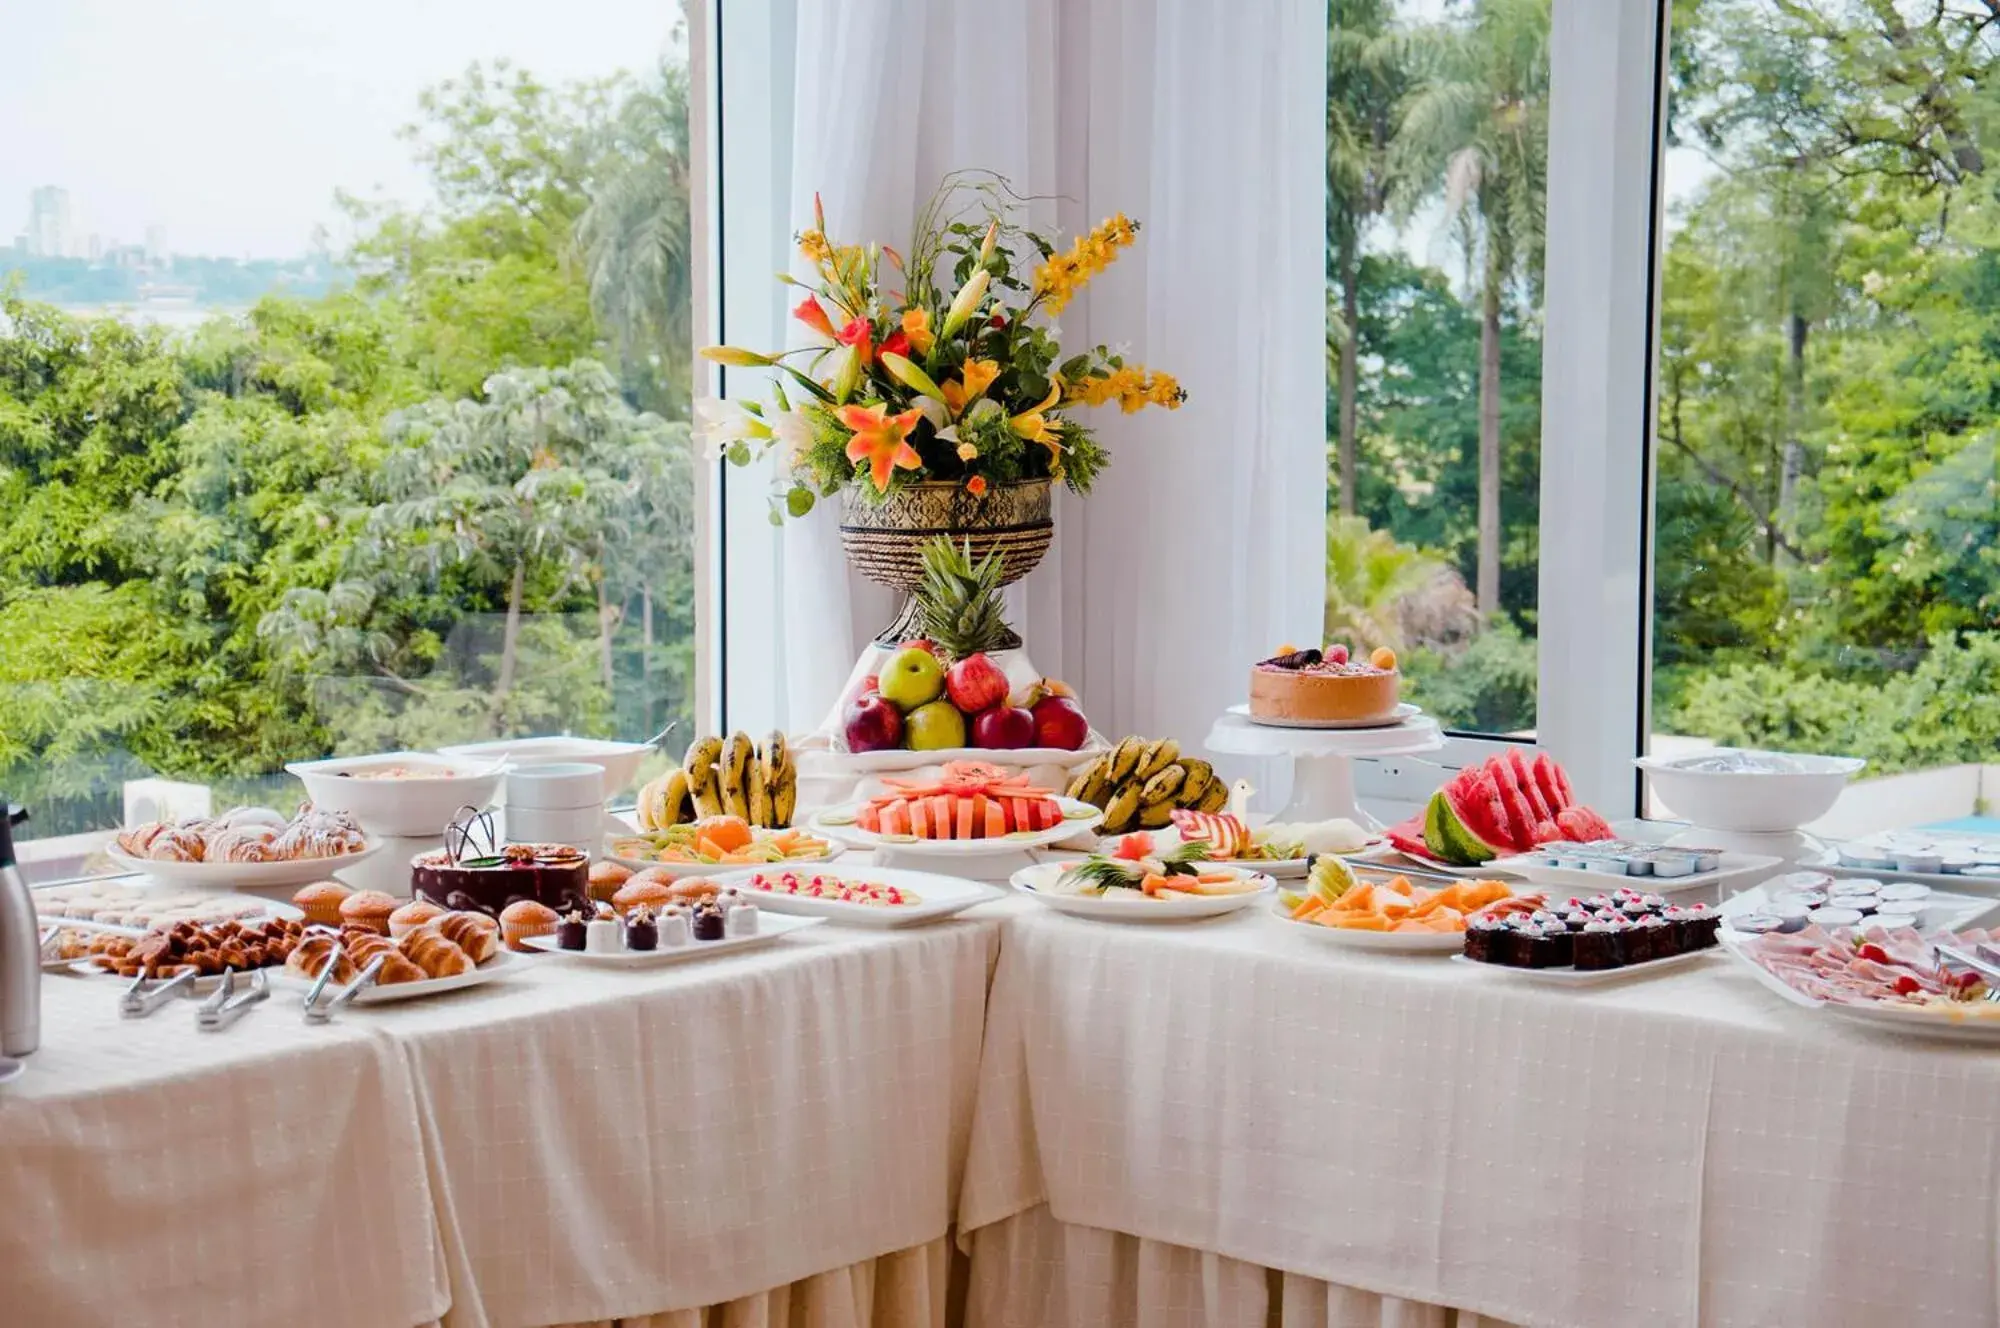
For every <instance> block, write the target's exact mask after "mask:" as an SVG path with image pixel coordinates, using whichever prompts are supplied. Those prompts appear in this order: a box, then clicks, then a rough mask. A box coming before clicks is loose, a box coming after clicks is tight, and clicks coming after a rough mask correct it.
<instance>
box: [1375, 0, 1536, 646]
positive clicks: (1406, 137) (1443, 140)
mask: <svg viewBox="0 0 2000 1328" xmlns="http://www.w3.org/2000/svg"><path fill="white" fill-rule="evenodd" d="M1407 50H1408V58H1409V77H1410V79H1411V89H1410V92H1409V93H1408V95H1407V96H1405V97H1404V99H1403V102H1402V106H1401V108H1400V111H1401V118H1400V122H1399V124H1398V127H1397V131H1396V137H1395V139H1394V141H1393V142H1392V143H1391V144H1390V149H1389V159H1390V162H1391V177H1392V179H1393V180H1394V182H1395V185H1396V188H1395V191H1394V195H1393V197H1392V200H1391V201H1392V204H1393V205H1394V206H1395V207H1396V209H1397V210H1398V211H1399V212H1400V213H1401V214H1402V215H1403V216H1405V217H1408V216H1411V215H1413V214H1414V213H1415V212H1417V211H1418V210H1419V209H1420V208H1423V207H1425V206H1426V205H1428V204H1432V203H1439V204H1441V205H1442V208H1443V213H1444V219H1445V224H1446V226H1447V227H1449V228H1450V229H1451V232H1452V233H1453V234H1454V235H1455V237H1456V238H1457V240H1458V242H1459V244H1460V246H1461V247H1462V249H1463V250H1464V253H1465V257H1466V263H1467V268H1468V270H1469V271H1476V272H1477V274H1478V275H1477V278H1476V280H1477V284H1478V288H1479V297H1480V335H1479V561H1478V576H1477V579H1476V586H1477V592H1478V600H1479V609H1480V612H1482V613H1486V614H1492V613H1494V612H1497V611H1498V609H1499V608H1500V465H1501V457H1500V320H1501V314H1502V312H1503V309H1504V305H1505V302H1506V299H1507V297H1508V293H1509V290H1510V288H1518V287H1520V286H1522V285H1524V284H1525V285H1526V286H1527V287H1529V288H1530V289H1531V290H1532V289H1535V288H1539V286H1540V283H1541V273H1542V245H1543V237H1544V234H1545V225H1544V222H1545V211H1544V209H1545V204H1546V201H1547V193H1548V144H1549V136H1548V113H1549V108H1548V94H1549V0H1474V3H1472V4H1471V5H1470V6H1469V7H1468V8H1467V9H1466V11H1464V15H1463V17H1454V18H1448V19H1446V20H1444V21H1442V22H1439V23H1436V24H1431V25H1428V26H1426V27H1423V28H1420V29H1417V30H1416V31H1414V32H1413V33H1412V34H1411V38H1410V41H1409V43H1408V46H1407Z"/></svg>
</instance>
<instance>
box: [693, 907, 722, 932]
mask: <svg viewBox="0 0 2000 1328" xmlns="http://www.w3.org/2000/svg"><path fill="white" fill-rule="evenodd" d="M722 930H723V917H722V908H721V906H720V905H718V904H717V903H716V902H715V901H714V900H712V899H708V900H703V901H702V902H701V903H699V904H696V905H695V906H694V938H695V939H696V940H697V941H719V940H721V939H722Z"/></svg>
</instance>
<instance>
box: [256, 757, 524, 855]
mask: <svg viewBox="0 0 2000 1328" xmlns="http://www.w3.org/2000/svg"><path fill="white" fill-rule="evenodd" d="M394 766H400V767H402V768H404V769H406V770H410V771H434V772H436V773H435V774H431V775H413V776H411V777H409V778H404V779H360V778H356V775H357V774H358V773H359V772H362V771H368V770H381V769H386V768H389V767H394ZM285 769H287V770H289V771H291V772H292V773H293V774H295V775H297V776H298V777H299V779H300V780H302V781H303V782H304V783H305V786H306V796H307V797H309V798H311V799H312V801H313V806H315V807H318V808H320V809H321V810H323V811H339V812H346V813H347V814H348V815H350V816H352V817H353V818H354V819H355V820H356V821H358V822H360V824H361V828H362V829H363V830H366V831H368V832H369V833H371V834H377V835H396V836H423V837H426V838H436V837H437V836H439V835H442V834H443V833H444V829H445V826H447V825H448V824H450V823H451V818H452V816H453V815H454V814H455V813H456V812H457V811H458V809H459V808H460V807H479V808H485V807H486V806H488V805H489V804H491V803H492V801H493V795H494V793H495V792H496V791H497V790H498V789H499V787H500V779H501V776H502V775H503V773H504V772H505V766H504V765H503V764H502V763H501V762H499V761H496V760H493V759H492V758H490V757H469V756H458V757H451V756H439V755H437V754H436V753H434V752H380V753H377V754H376V755H373V756H341V757H335V758H334V759H333V760H330V761H294V762H292V763H291V764H289V765H287V766H286V767H285Z"/></svg>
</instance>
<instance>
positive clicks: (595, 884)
mask: <svg viewBox="0 0 2000 1328" xmlns="http://www.w3.org/2000/svg"><path fill="white" fill-rule="evenodd" d="M631 878H632V869H631V868H630V867H627V866H624V865H623V864H622V863H616V862H594V863H592V864H591V865H590V897H591V898H592V899H603V900H609V899H610V898H611V897H612V896H613V895H615V894H617V893H618V887H619V886H621V885H623V884H625V882H626V881H628V880H630V879H631Z"/></svg>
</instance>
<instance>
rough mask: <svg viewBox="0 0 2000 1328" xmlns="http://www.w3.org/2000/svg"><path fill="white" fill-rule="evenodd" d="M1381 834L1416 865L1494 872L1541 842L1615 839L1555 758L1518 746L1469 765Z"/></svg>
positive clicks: (1586, 841) (1541, 843)
mask: <svg viewBox="0 0 2000 1328" xmlns="http://www.w3.org/2000/svg"><path fill="white" fill-rule="evenodd" d="M1383 833H1384V834H1385V836H1386V837H1387V838H1388V840H1389V842H1390V843H1391V844H1392V845H1394V846H1395V848H1396V850H1397V851H1398V852H1399V853H1401V854H1403V855H1404V856H1405V857H1407V858H1410V859H1412V860H1414V861H1416V862H1418V863H1429V864H1432V865H1438V866H1445V867H1460V868H1481V867H1487V866H1489V865H1490V866H1493V867H1494V868H1495V869H1500V868H1501V867H1502V864H1503V862H1504V860H1505V859H1507V858H1509V857H1513V856H1515V855H1518V854H1525V853H1531V852H1533V851H1534V850H1535V849H1536V848H1537V847H1538V846H1540V845H1543V844H1554V843H1562V842H1570V843H1589V842H1593V841H1596V840H1603V839H1611V838H1613V837H1614V836H1613V834H1612V831H1611V827H1610V825H1609V824H1607V823H1606V822H1605V820H1604V818H1603V817H1601V816H1599V815H1598V814H1597V813H1596V812H1594V811H1592V810H1591V809H1590V808H1588V807H1586V806H1584V805H1583V804H1582V803H1579V802H1578V801H1577V800H1576V795H1575V793H1574V792H1573V791H1572V790H1571V789H1570V784H1569V776H1568V775H1566V774H1564V773H1563V768H1562V767H1561V766H1560V765H1558V764H1556V762H1555V759H1554V758H1553V757H1551V756H1550V755H1549V754H1548V753H1547V752H1536V753H1534V754H1533V755H1532V756H1531V755H1529V754H1528V753H1527V752H1525V751H1523V750H1522V749H1520V748H1518V747H1510V748H1508V749H1507V750H1506V751H1504V752H1502V753H1500V754H1499V755H1498V756H1494V757H1492V758H1490V759H1489V760H1486V761H1484V762H1482V763H1480V764H1479V765H1471V766H1466V767H1465V768H1464V769H1462V770H1460V771H1459V772H1458V773H1457V774H1456V775H1454V776H1452V778H1451V779H1450V781H1449V782H1447V783H1446V784H1445V786H1444V787H1443V788H1441V789H1439V790H1438V791H1437V792H1436V793H1434V794H1432V795H1431V800H1430V802H1429V803H1428V804H1426V805H1425V807H1424V810H1423V814H1422V815H1420V816H1413V817H1411V818H1410V819H1409V820H1407V821H1404V822H1402V823H1401V824H1399V825H1393V826H1390V827H1389V828H1388V829H1387V830H1386V831H1384V832H1383Z"/></svg>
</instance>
